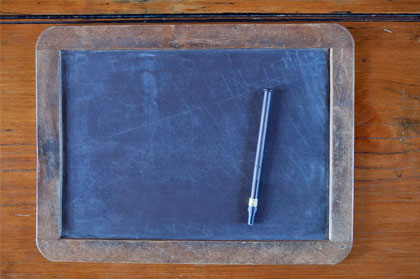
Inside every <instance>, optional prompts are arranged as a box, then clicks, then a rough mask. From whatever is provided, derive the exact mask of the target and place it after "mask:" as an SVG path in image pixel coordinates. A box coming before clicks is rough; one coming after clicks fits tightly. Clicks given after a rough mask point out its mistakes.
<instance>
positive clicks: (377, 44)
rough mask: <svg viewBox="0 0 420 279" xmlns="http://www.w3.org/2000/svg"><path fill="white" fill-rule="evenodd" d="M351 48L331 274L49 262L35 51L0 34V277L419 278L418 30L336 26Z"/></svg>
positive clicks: (10, 32)
mask: <svg viewBox="0 0 420 279" xmlns="http://www.w3.org/2000/svg"><path fill="white" fill-rule="evenodd" d="M344 25H345V26H346V27H348V28H349V29H350V31H351V32H352V34H353V36H354V38H355V42H356V60H355V61H356V90H355V94H356V99H355V107H356V111H355V119H356V121H355V123H356V127H355V153H356V154H355V213H354V245H353V250H352V252H351V253H350V255H349V257H348V258H347V259H346V260H345V261H343V262H342V263H341V264H339V265H336V266H298V267H291V266H200V265H141V264H90V263H71V264H69V263H51V262H48V261H47V260H46V259H45V258H43V257H42V256H41V255H40V253H39V252H38V251H37V248H36V246H35V211H36V209H35V202H36V194H35V190H36V172H35V169H36V146H35V143H36V130H35V128H36V126H35V43H36V40H37V37H38V36H39V34H40V33H41V32H42V31H43V30H44V29H45V28H47V27H48V25H1V26H0V28H1V30H0V31H1V36H0V37H1V49H0V52H1V58H0V59H1V60H0V61H1V62H0V63H1V67H0V73H1V74H0V86H1V100H0V104H1V124H0V130H1V134H0V136H1V146H0V148H1V187H0V195H1V196H0V205H1V206H0V210H1V212H0V216H1V219H0V220H1V221H0V222H1V224H0V233H1V243H0V251H1V259H0V260H1V277H2V278H153V277H162V278H197V277H204V278H212V277H216V278H225V277H228V278H249V277H255V278H279V277H282V276H283V277H287V278H307V277H309V276H310V277H311V278H337V277H341V278H396V277H399V278H418V277H419V276H420V172H419V169H420V154H419V153H420V143H419V137H420V115H419V114H420V75H419V74H418V73H419V72H420V23H345V24H344Z"/></svg>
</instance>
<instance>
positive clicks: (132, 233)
mask: <svg viewBox="0 0 420 279" xmlns="http://www.w3.org/2000/svg"><path fill="white" fill-rule="evenodd" d="M328 65H329V63H328V50H327V49H230V50H227V49H219V50H147V51H140V50H121V51H120V50H112V51H99V50H94V51H62V75H63V76H62V94H63V130H64V150H63V153H64V162H63V169H64V179H63V207H62V214H63V220H62V236H63V237H67V238H106V239H113V238H117V239H188V240H294V239H297V240H321V239H328V204H329V201H328V192H329V187H328V176H329V70H328ZM263 88H271V89H274V93H273V96H272V103H271V109H270V115H269V122H268V130H267V139H266V145H265V152H264V160H263V168H262V173H261V185H260V193H259V207H258V211H257V214H256V219H255V225H254V226H252V227H251V226H248V225H247V206H248V198H249V194H250V189H251V181H252V171H253V165H254V159H255V149H256V144H257V138H258V127H259V120H260V111H261V104H262V96H263V95H262V89H263Z"/></svg>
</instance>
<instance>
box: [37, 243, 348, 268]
mask: <svg viewBox="0 0 420 279" xmlns="http://www.w3.org/2000/svg"><path fill="white" fill-rule="evenodd" d="M37 247H38V249H39V251H40V252H41V253H42V255H43V256H44V257H46V258H47V259H49V260H50V261H56V262H70V261H75V262H120V263H138V262H141V263H168V264H191V263H194V264H237V265H243V264H247V265H249V264H250V265H259V264H262V263H263V264H268V265H278V264H305V265H308V264H330V265H331V264H337V263H339V262H341V261H342V260H344V259H345V258H346V257H347V255H348V254H349V253H350V251H351V248H352V241H328V240H327V241H271V242H270V241H268V242H267V241H261V242H258V241H163V240H162V241H148V240H93V239H77V240H76V239H37Z"/></svg>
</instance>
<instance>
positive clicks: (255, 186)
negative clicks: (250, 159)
mask: <svg viewBox="0 0 420 279" xmlns="http://www.w3.org/2000/svg"><path fill="white" fill-rule="evenodd" d="M272 92H273V91H272V90H271V89H264V97H263V104H262V111H261V120H260V129H259V132H258V143H257V152H256V155H255V165H254V174H253V177H252V189H251V196H250V198H249V203H248V225H253V224H254V218H255V213H256V212H257V206H258V190H259V187H260V176H261V167H262V160H263V154H264V145H265V135H266V133H267V123H268V113H269V111H270V102H271V93H272Z"/></svg>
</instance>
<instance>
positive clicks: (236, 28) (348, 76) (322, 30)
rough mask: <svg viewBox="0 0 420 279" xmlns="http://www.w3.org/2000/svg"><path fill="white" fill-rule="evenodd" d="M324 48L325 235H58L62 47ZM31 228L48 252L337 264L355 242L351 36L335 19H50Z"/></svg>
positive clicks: (52, 255) (93, 257)
mask: <svg viewBox="0 0 420 279" xmlns="http://www.w3.org/2000/svg"><path fill="white" fill-rule="evenodd" d="M218 48H232V49H234V48H235V49H237V48H328V49H329V53H330V185H329V189H330V207H329V240H322V241H183V240H182V241H180V240H106V239H66V238H61V216H62V215H61V200H62V199H61V196H62V195H61V193H62V191H61V189H62V176H63V167H62V161H63V160H62V158H63V151H62V150H63V139H62V128H61V127H62V117H61V105H62V103H61V51H62V50H99V49H101V50H116V49H130V50H133V49H218ZM36 75H37V76H36V80H37V138H38V165H37V233H36V242H37V246H38V249H39V250H40V251H41V253H42V254H43V255H44V256H45V257H46V258H47V259H49V260H51V261H86V262H139V263H140V262H141V263H192V264H336V263H338V262H340V261H342V260H343V259H344V258H345V257H346V256H347V255H348V253H349V252H350V250H351V247H352V241H353V154H354V152H353V149H354V140H353V135H354V42H353V38H352V36H351V34H350V33H349V32H348V31H347V30H346V29H345V28H344V27H342V26H340V25H336V24H306V25H303V24H177V25H166V24H165V25H164V24H162V25H157V24H156V25H131V26H56V27H51V28H48V29H47V30H46V31H44V32H43V33H42V35H41V36H40V37H39V39H38V43H37V46H36Z"/></svg>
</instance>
